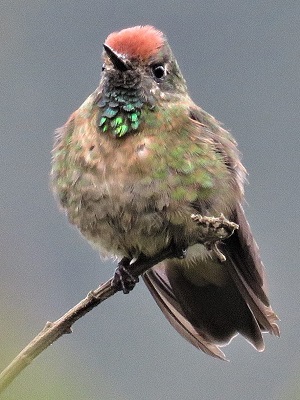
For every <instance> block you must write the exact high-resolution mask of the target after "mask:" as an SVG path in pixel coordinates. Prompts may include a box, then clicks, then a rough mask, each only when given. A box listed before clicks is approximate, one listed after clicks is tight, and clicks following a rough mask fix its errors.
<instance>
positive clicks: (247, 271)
mask: <svg viewBox="0 0 300 400" xmlns="http://www.w3.org/2000/svg"><path fill="white" fill-rule="evenodd" d="M234 221H235V222H236V223H237V224H239V229H238V230H237V231H236V232H235V233H234V235H233V236H232V237H230V238H229V239H228V240H226V241H225V242H224V245H223V248H222V251H223V252H224V254H225V256H226V258H227V261H226V263H225V264H226V268H227V270H228V273H229V274H230V276H231V278H232V280H233V281H234V282H235V284H236V286H237V288H238V289H239V291H240V293H241V295H242V296H243V298H244V299H245V301H246V302H247V303H248V304H249V307H250V309H251V310H252V312H253V314H254V316H255V318H256V319H257V321H258V322H259V324H260V327H261V328H262V330H263V331H267V332H269V333H271V334H274V335H276V336H279V328H278V326H277V324H276V321H278V317H277V316H276V314H275V313H274V312H273V310H272V308H271V307H270V303H269V299H268V297H267V295H266V293H265V272H264V266H263V264H262V262H261V260H260V257H259V252H258V246H257V244H256V242H255V240H254V238H253V235H252V233H251V230H250V227H249V224H248V222H247V220H246V218H245V215H244V211H243V209H242V207H241V206H240V205H239V206H238V207H237V209H236V212H235V215H234Z"/></svg>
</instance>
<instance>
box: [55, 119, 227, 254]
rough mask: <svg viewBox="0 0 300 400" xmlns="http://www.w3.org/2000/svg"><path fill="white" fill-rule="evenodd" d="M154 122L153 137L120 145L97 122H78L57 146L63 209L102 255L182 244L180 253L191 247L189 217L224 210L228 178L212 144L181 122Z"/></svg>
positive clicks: (57, 176) (140, 135) (150, 132)
mask: <svg viewBox="0 0 300 400" xmlns="http://www.w3.org/2000/svg"><path fill="white" fill-rule="evenodd" d="M152 118H154V120H153V121H152V125H151V123H148V125H149V126H152V127H151V129H149V128H148V129H147V130H145V129H144V130H141V131H140V132H139V133H136V134H134V135H129V136H126V137H124V138H113V137H111V136H109V135H103V134H99V130H97V129H95V126H96V121H95V117H93V118H88V119H84V118H83V119H81V120H80V121H78V119H77V121H75V123H74V125H73V126H69V129H70V131H69V133H68V131H66V132H63V134H64V136H63V135H62V136H61V140H60V141H59V143H58V145H57V148H56V156H55V158H54V163H53V166H54V167H53V168H54V170H55V174H54V176H55V179H54V184H55V187H56V192H57V194H58V196H59V198H60V201H61V204H62V206H63V207H64V209H65V210H66V213H67V215H68V218H69V220H70V222H72V223H73V224H75V225H76V226H77V227H78V228H79V229H80V231H81V232H82V233H83V235H85V236H86V237H87V238H88V239H89V240H90V241H91V242H93V243H94V244H95V245H96V246H97V247H99V248H100V249H102V250H104V252H107V253H112V254H116V255H126V254H129V255H131V256H136V255H138V254H139V253H140V252H143V253H145V254H149V255H152V254H154V253H155V252H157V251H159V250H160V249H161V248H163V247H165V246H166V245H168V244H169V243H170V241H171V240H173V241H174V240H175V241H177V242H180V241H181V240H183V239H182V238H183V237H184V242H185V243H183V244H182V245H183V246H187V245H189V244H193V243H195V241H196V240H195V237H196V234H197V233H196V226H195V224H194V223H193V222H192V221H191V218H190V215H191V213H194V212H195V211H196V212H197V211H199V210H200V211H203V212H205V214H209V213H210V211H211V212H212V213H215V212H226V209H229V208H230V202H231V198H230V196H228V194H227V192H228V193H230V191H228V190H227V192H226V190H224V188H225V189H226V187H227V189H228V187H229V186H230V176H229V173H228V170H227V168H226V166H225V165H224V163H223V161H222V158H221V157H220V155H219V153H218V152H216V151H215V150H214V146H213V143H212V142H211V141H210V140H209V139H207V140H206V139H205V137H203V138H202V137H201V136H199V135H197V136H196V134H195V132H194V130H196V127H195V128H193V127H192V128H191V127H190V126H189V125H188V124H184V123H183V122H182V120H183V121H184V118H182V119H181V120H180V124H178V123H177V122H176V121H177V120H176V119H175V120H173V119H172V118H165V121H160V122H157V121H158V120H159V116H154V115H152ZM166 121H167V122H166ZM150 122H151V121H150Z"/></svg>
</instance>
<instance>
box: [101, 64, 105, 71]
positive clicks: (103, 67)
mask: <svg viewBox="0 0 300 400" xmlns="http://www.w3.org/2000/svg"><path fill="white" fill-rule="evenodd" d="M104 70H105V64H102V72H103V71H104Z"/></svg>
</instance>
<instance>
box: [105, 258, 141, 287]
mask: <svg viewBox="0 0 300 400" xmlns="http://www.w3.org/2000/svg"><path fill="white" fill-rule="evenodd" d="M130 261H131V260H130V259H129V258H127V257H124V258H122V260H121V261H120V262H119V264H118V267H117V268H116V270H115V274H114V277H113V280H112V282H111V285H112V286H113V287H115V288H116V289H117V290H122V292H123V293H124V294H127V293H129V292H130V291H131V290H132V289H133V288H134V287H135V284H136V283H138V281H139V278H137V277H135V276H133V275H132V274H131V273H130V271H129V267H130Z"/></svg>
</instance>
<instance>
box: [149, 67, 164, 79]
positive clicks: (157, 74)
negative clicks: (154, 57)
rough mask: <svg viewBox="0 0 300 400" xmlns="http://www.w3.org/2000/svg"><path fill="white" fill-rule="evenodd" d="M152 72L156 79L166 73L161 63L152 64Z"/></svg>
mask: <svg viewBox="0 0 300 400" xmlns="http://www.w3.org/2000/svg"><path fill="white" fill-rule="evenodd" d="M152 72H153V75H154V77H155V78H156V79H157V80H161V79H162V78H163V77H164V76H165V75H166V68H165V67H164V66H163V65H161V64H156V65H153V67H152Z"/></svg>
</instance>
